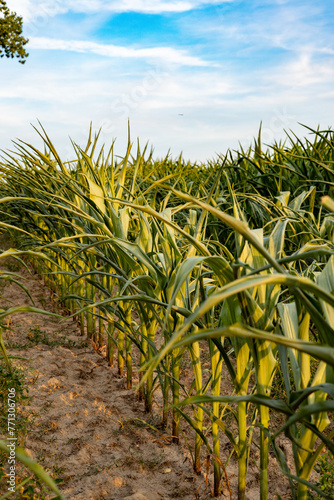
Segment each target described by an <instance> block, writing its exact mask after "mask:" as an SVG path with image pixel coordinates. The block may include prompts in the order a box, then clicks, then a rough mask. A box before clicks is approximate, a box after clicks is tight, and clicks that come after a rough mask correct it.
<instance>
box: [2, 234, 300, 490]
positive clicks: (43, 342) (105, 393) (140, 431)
mask: <svg viewBox="0 0 334 500" xmlns="http://www.w3.org/2000/svg"><path fill="white" fill-rule="evenodd" d="M2 243H3V241H2ZM1 246H2V248H3V247H4V245H3V244H2V245H1ZM7 268H8V265H7ZM17 272H19V273H20V275H21V276H22V278H25V279H26V281H25V282H24V283H25V286H26V287H27V288H28V289H29V291H30V293H31V295H32V297H33V299H34V302H35V306H36V307H40V308H43V309H45V310H48V311H53V310H54V305H53V303H52V300H51V295H50V291H49V290H48V289H47V288H45V286H44V285H43V282H42V281H41V280H40V279H39V278H38V277H37V276H36V275H32V274H30V273H29V272H28V271H27V270H26V269H24V268H23V267H21V268H20V269H19V271H17ZM1 295H2V296H3V297H4V298H5V299H7V300H9V301H12V303H13V305H31V301H30V299H29V297H28V296H27V295H26V293H25V292H24V291H23V290H21V289H20V288H19V287H18V286H17V285H15V284H10V285H7V286H6V287H5V288H4V289H3V291H2V294H1ZM4 304H6V307H8V305H9V303H8V302H6V303H5V302H4V301H3V300H2V301H1V303H0V307H5V305H4ZM10 328H11V330H10V331H7V332H5V334H4V339H5V343H7V344H10V345H11V346H12V347H11V348H9V349H8V351H9V353H10V354H11V355H13V356H21V357H23V358H26V359H25V360H22V359H21V360H15V364H17V365H18V366H21V367H24V369H25V371H26V373H27V376H28V377H29V378H30V391H29V392H30V396H31V399H30V401H29V403H28V405H27V406H26V407H24V408H23V409H22V411H23V412H27V414H28V415H29V422H28V432H27V436H26V440H25V447H26V448H27V449H28V450H29V453H30V455H31V456H32V457H33V458H34V459H36V460H37V461H39V463H41V465H42V466H43V467H44V468H45V469H46V470H47V471H48V472H49V473H50V474H51V475H52V477H54V478H56V479H59V480H61V482H60V483H59V488H60V490H61V491H62V493H63V494H64V495H65V496H66V498H67V499H68V500H119V499H127V500H160V499H161V500H164V499H165V500H167V499H172V498H176V499H185V500H195V499H200V500H204V499H207V498H210V495H209V493H208V492H207V487H206V484H205V479H204V475H202V476H194V474H193V471H192V465H191V460H190V454H189V451H188V449H187V448H186V446H185V445H184V444H182V443H181V445H179V446H177V445H175V444H171V443H170V440H169V439H168V438H167V434H162V433H159V432H158V431H154V430H152V429H150V428H149V427H148V426H146V425H145V424H144V423H143V421H146V422H148V423H149V424H151V425H153V426H154V425H155V422H156V420H157V415H158V414H157V413H156V414H155V415H152V416H150V415H147V414H145V413H144V411H143V404H142V403H140V402H138V399H137V396H136V394H135V392H134V391H127V390H125V388H124V386H125V381H124V379H123V378H119V377H118V375H117V370H116V369H114V368H113V369H111V368H110V367H109V366H108V365H107V362H106V361H105V359H104V358H102V357H101V356H100V355H99V354H98V353H96V352H95V351H94V350H93V349H92V347H91V346H90V345H89V344H88V343H87V342H86V339H85V338H84V337H82V336H80V331H79V328H78V326H77V325H76V323H74V322H73V321H72V320H71V319H63V320H59V319H57V318H54V317H49V316H42V315H37V314H26V313H25V314H17V315H13V316H12V318H11V324H10ZM14 346H15V347H14ZM20 346H21V347H20ZM204 471H205V466H203V472H204ZM227 473H228V478H229V481H230V486H231V489H232V493H233V495H232V498H237V493H236V485H237V467H236V462H235V460H233V459H232V460H231V462H230V464H229V466H228V468H227ZM272 478H273V482H272V490H273V492H277V491H279V493H280V495H281V497H282V498H291V497H290V494H289V490H288V485H287V482H286V480H284V479H283V480H280V481H281V482H280V483H278V482H277V481H278V478H277V469H276V467H275V464H273V466H272ZM208 479H209V481H210V483H211V484H212V477H211V476H209V478H208ZM258 484H259V471H258V470H257V468H256V466H255V465H254V466H253V465H251V466H250V471H249V481H248V494H247V499H248V500H256V499H257V498H259V493H258ZM5 491H6V490H5V489H4V485H2V486H0V493H2V494H3V493H4V492H5ZM196 492H197V493H196ZM51 497H52V495H51V496H50V498H51ZM221 498H230V495H229V493H228V491H227V489H226V488H224V492H223V494H222V496H221ZM270 498H276V497H275V496H274V494H272V495H271V496H270ZM37 500H39V499H38V498H37Z"/></svg>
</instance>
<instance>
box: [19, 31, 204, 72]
mask: <svg viewBox="0 0 334 500" xmlns="http://www.w3.org/2000/svg"><path fill="white" fill-rule="evenodd" d="M29 48H30V49H41V50H64V51H69V52H81V53H90V54H97V55H100V56H105V57H113V58H120V59H123V58H135V59H155V60H160V61H161V62H162V63H167V64H178V65H182V66H209V65H210V64H209V63H208V62H206V61H203V60H201V59H199V58H198V57H193V56H190V55H188V54H187V52H186V51H185V50H176V49H173V48H172V47H152V48H146V49H132V48H129V47H121V46H118V45H111V44H100V43H95V42H89V41H80V40H57V39H53V38H43V37H31V38H30V44H29Z"/></svg>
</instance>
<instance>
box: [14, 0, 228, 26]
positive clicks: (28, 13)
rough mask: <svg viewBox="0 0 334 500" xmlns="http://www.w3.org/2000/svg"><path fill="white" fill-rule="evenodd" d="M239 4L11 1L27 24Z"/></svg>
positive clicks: (217, 0) (218, 0) (212, 0)
mask: <svg viewBox="0 0 334 500" xmlns="http://www.w3.org/2000/svg"><path fill="white" fill-rule="evenodd" d="M234 1H235V0H67V2H64V1H63V0H8V5H9V7H10V8H11V9H13V10H15V12H18V13H19V14H20V15H22V16H23V17H24V19H25V21H28V22H29V21H33V20H34V19H36V18H37V19H38V17H41V16H46V15H49V16H50V17H51V16H55V15H57V14H64V13H66V12H70V11H72V12H81V13H101V12H109V13H121V12H142V13H146V14H162V13H169V12H174V13H181V12H187V11H190V10H193V9H198V8H201V7H207V6H210V5H212V6H215V5H219V4H223V3H232V2H234Z"/></svg>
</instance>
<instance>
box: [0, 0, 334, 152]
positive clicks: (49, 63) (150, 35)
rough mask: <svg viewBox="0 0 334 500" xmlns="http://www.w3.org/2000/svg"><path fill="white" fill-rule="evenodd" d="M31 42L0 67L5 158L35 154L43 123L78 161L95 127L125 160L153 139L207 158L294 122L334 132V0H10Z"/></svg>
mask: <svg viewBox="0 0 334 500" xmlns="http://www.w3.org/2000/svg"><path fill="white" fill-rule="evenodd" d="M7 4H8V6H9V8H10V9H11V10H14V11H16V12H17V13H18V14H20V15H22V16H23V20H24V34H25V35H26V36H27V37H28V38H29V44H28V45H27V50H28V52H29V54H30V55H29V58H28V59H27V62H26V63H25V64H24V65H21V64H19V63H18V62H17V61H16V60H7V59H1V60H0V149H7V148H12V146H11V140H13V139H16V138H19V139H22V140H24V141H27V142H30V143H32V144H34V145H35V146H40V140H39V138H38V135H37V134H36V132H35V131H34V130H33V128H32V127H31V125H30V124H31V123H32V124H33V125H35V126H37V125H38V122H37V120H40V122H41V123H42V124H43V126H44V127H45V129H46V130H47V132H48V134H49V135H50V137H51V138H52V140H53V142H54V143H55V145H56V147H57V149H58V150H59V152H60V153H61V154H62V155H63V157H64V158H65V159H70V158H71V144H70V141H69V137H71V138H72V139H73V140H74V141H75V142H77V143H78V144H80V145H83V144H84V143H85V140H86V138H87V135H88V130H89V124H90V122H92V123H93V128H94V129H95V130H98V129H99V128H100V127H102V133H101V140H102V141H103V142H106V143H108V144H110V143H111V141H112V140H113V139H114V138H116V152H117V153H118V154H120V155H122V154H124V149H125V144H126V135H127V121H128V119H129V120H130V126H131V134H132V140H133V141H136V139H137V137H138V138H139V140H140V143H141V145H142V146H144V145H145V144H146V142H147V141H149V144H150V145H151V146H153V147H154V151H155V157H161V156H164V155H165V154H166V153H167V151H168V150H170V152H171V154H172V156H173V157H177V156H178V155H179V154H180V153H181V151H182V152H183V155H184V157H185V158H186V159H190V160H192V161H195V160H198V161H206V160H209V159H212V158H215V157H216V155H217V154H224V153H225V152H226V150H227V148H231V149H236V148H238V146H239V143H240V144H241V145H242V146H243V147H247V146H248V145H249V144H250V143H251V141H252V138H253V137H254V136H256V135H257V133H258V129H259V125H260V122H261V121H262V130H263V142H265V143H268V144H270V143H272V142H273V140H274V139H277V140H279V139H280V138H283V137H284V132H283V130H284V129H286V130H292V131H293V132H295V133H296V134H298V135H299V136H304V135H307V134H308V131H307V130H306V129H303V128H302V127H301V126H300V125H299V124H298V122H299V123H303V124H305V125H308V126H309V127H313V128H316V127H317V126H318V125H319V126H320V127H321V128H327V127H328V126H332V125H333V111H334V5H333V0H318V1H317V2H314V1H310V0H264V1H257V0H248V1H246V0H244V1H241V0H226V1H223V2H222V1H210V0H171V1H167V0H67V1H65V0H8V1H7Z"/></svg>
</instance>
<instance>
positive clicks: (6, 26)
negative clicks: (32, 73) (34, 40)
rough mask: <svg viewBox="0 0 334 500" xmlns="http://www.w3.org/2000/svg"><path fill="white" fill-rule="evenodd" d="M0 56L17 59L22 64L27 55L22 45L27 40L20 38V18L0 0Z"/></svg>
mask: <svg viewBox="0 0 334 500" xmlns="http://www.w3.org/2000/svg"><path fill="white" fill-rule="evenodd" d="M0 14H1V17H0V56H1V57H4V56H6V57H11V58H14V57H17V58H18V59H19V62H20V63H21V64H24V63H25V61H26V58H27V57H28V53H27V52H26V51H25V49H24V45H26V44H27V43H28V40H27V39H26V38H24V37H23V36H22V17H20V16H18V15H17V14H16V13H15V12H11V11H10V10H9V8H8V7H7V4H6V2H5V1H4V0H0Z"/></svg>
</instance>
